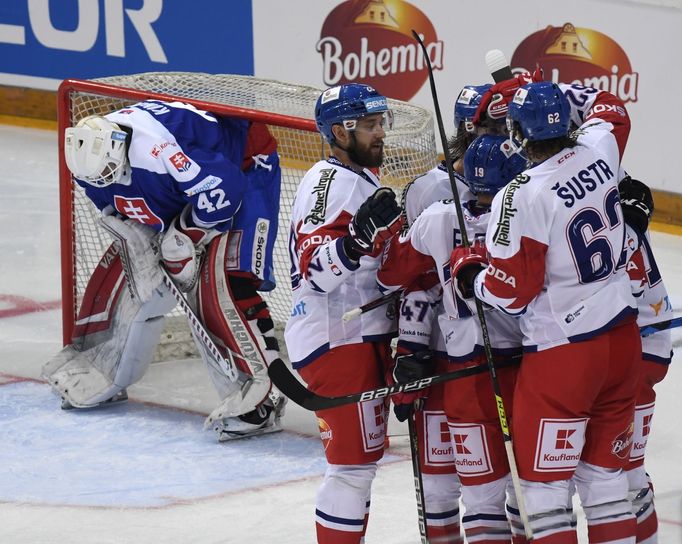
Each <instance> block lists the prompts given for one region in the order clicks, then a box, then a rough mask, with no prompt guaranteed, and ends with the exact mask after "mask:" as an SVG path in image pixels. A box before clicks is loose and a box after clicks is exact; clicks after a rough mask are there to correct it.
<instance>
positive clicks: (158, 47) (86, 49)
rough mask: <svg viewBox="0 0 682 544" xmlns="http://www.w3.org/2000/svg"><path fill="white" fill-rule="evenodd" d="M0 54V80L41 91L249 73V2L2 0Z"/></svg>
mask: <svg viewBox="0 0 682 544" xmlns="http://www.w3.org/2000/svg"><path fill="white" fill-rule="evenodd" d="M0 59H1V60H0V84H13V85H17V84H21V82H22V81H24V84H25V86H30V87H36V86H38V87H42V88H56V86H57V84H58V82H59V81H61V80H62V79H65V78H69V77H70V78H80V79H90V78H96V77H103V76H111V75H118V74H132V73H138V72H156V71H187V72H209V73H233V74H247V75H252V74H253V21H252V9H251V0H234V1H230V2H216V1H210V0H194V1H192V2H179V1H170V0H3V1H2V3H1V5H0ZM50 80H53V84H52V85H50V84H49V81H50ZM36 82H38V84H37V85H36V84H35V83H36Z"/></svg>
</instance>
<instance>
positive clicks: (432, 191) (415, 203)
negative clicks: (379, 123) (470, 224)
mask: <svg viewBox="0 0 682 544" xmlns="http://www.w3.org/2000/svg"><path fill="white" fill-rule="evenodd" d="M454 174H455V185H456V187H457V192H458V195H459V200H460V202H467V201H469V200H474V199H475V198H476V197H475V196H474V194H473V193H472V192H471V191H470V190H469V186H468V185H467V183H466V181H465V180H464V177H463V176H461V175H460V174H458V173H457V172H455V173H454ZM451 198H453V194H452V186H451V185H450V176H449V175H448V169H447V166H445V161H442V162H441V163H440V164H439V165H438V166H436V167H434V168H432V169H431V170H429V171H428V172H426V174H423V175H421V176H419V177H418V178H415V179H414V180H413V181H411V182H410V183H408V184H407V185H405V189H403V194H402V198H401V200H402V202H401V204H402V206H403V214H404V217H405V226H404V231H405V232H407V229H408V228H409V227H410V226H411V225H412V223H414V220H415V219H416V218H417V217H419V215H420V214H421V213H422V212H423V211H424V210H425V209H426V208H428V207H429V206H430V205H431V204H433V203H434V202H437V201H439V200H448V199H451Z"/></svg>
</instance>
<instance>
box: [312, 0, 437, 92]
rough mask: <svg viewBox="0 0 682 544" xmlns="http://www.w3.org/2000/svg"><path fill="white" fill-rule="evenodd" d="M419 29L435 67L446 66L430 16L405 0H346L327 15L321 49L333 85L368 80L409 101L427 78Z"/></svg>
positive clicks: (326, 78) (328, 81)
mask: <svg viewBox="0 0 682 544" xmlns="http://www.w3.org/2000/svg"><path fill="white" fill-rule="evenodd" d="M412 29H414V30H416V31H417V32H418V33H419V34H421V36H422V39H423V41H424V44H425V45H426V49H427V51H428V54H429V58H430V60H431V64H432V66H433V69H434V70H441V69H442V68H443V42H442V41H439V40H438V38H437V36H436V31H435V29H434V28H433V25H432V24H431V21H430V20H429V19H428V18H427V17H426V15H424V14H423V13H422V12H421V11H420V10H418V9H417V8H416V7H414V6H413V5H412V4H408V3H407V2H405V1H404V0H347V1H346V2H342V3H341V4H339V5H338V6H336V7H335V8H334V9H333V10H332V11H331V12H330V13H329V15H327V18H326V19H325V21H324V23H323V24H322V30H321V32H320V40H319V41H318V42H317V45H316V48H317V51H319V52H320V54H321V55H322V62H323V65H324V66H323V80H324V83H325V85H327V86H329V87H331V86H333V85H340V84H343V83H365V84H367V85H371V86H372V87H375V88H376V89H378V90H379V91H380V92H381V93H382V94H385V95H388V96H390V97H392V98H398V99H400V100H409V99H410V98H412V97H413V96H414V95H415V94H416V93H417V91H419V89H420V88H421V86H422V85H423V84H424V82H425V81H426V79H427V78H428V72H427V68H426V62H425V59H424V55H423V53H422V51H421V47H420V46H419V44H418V43H417V42H415V41H414V38H413V37H412Z"/></svg>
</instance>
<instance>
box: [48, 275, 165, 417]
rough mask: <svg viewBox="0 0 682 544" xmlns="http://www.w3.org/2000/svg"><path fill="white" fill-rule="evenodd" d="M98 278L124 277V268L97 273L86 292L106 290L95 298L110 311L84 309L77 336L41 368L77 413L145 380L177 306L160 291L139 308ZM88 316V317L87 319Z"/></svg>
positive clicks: (114, 283)
mask: <svg viewBox="0 0 682 544" xmlns="http://www.w3.org/2000/svg"><path fill="white" fill-rule="evenodd" d="M100 274H104V275H105V276H106V275H114V276H115V278H122V272H121V268H120V267H119V268H116V267H112V268H110V269H108V270H104V271H101V270H100V269H99V268H98V269H97V270H96V271H95V273H94V274H93V278H92V279H91V282H90V284H89V286H88V288H90V286H91V285H93V286H95V285H96V286H100V287H102V289H103V290H102V291H101V292H99V293H97V296H94V299H98V300H100V301H102V304H104V306H105V308H106V310H105V311H103V312H102V311H100V308H99V307H98V306H97V305H92V304H90V305H85V304H84V305H83V309H82V310H81V312H80V314H79V319H78V323H79V325H78V326H80V329H78V326H77V330H78V331H79V336H78V337H77V338H75V339H74V340H75V341H74V343H73V344H70V345H68V346H66V347H65V348H64V349H62V351H61V352H60V353H59V354H57V355H56V356H55V357H54V358H53V359H51V360H50V361H48V362H47V363H46V364H45V365H44V366H43V369H42V376H43V378H44V379H45V380H46V381H47V382H48V383H49V384H50V385H51V386H52V388H53V389H54V390H55V391H56V392H57V393H58V394H59V395H60V396H61V397H62V398H63V399H65V401H66V402H65V405H66V406H71V407H75V408H90V407H93V406H97V405H99V404H102V403H104V402H106V401H108V400H110V399H111V398H112V397H114V396H116V395H117V394H119V393H120V392H121V391H122V390H124V389H125V388H126V387H128V386H129V385H131V384H133V383H135V382H136V381H138V380H139V379H140V378H141V377H142V376H143V375H144V373H145V372H146V371H147V368H148V367H149V363H150V362H151V360H152V357H153V355H154V349H155V347H156V344H157V342H158V339H159V336H160V335H161V331H162V329H163V322H164V317H163V316H164V315H165V314H166V313H167V312H169V311H170V310H171V309H172V308H173V306H174V305H175V300H174V299H173V298H172V297H171V296H170V294H169V293H168V292H167V291H166V290H165V289H161V288H160V289H158V290H156V291H154V293H153V294H152V297H151V299H150V300H149V301H148V302H147V303H145V304H140V303H139V302H137V300H136V299H134V298H132V297H131V296H130V295H129V294H128V293H127V291H125V290H124V289H122V288H121V282H119V281H110V280H111V278H107V277H105V278H102V277H100ZM121 281H124V280H121ZM105 288H110V290H109V291H107V290H106V289H105ZM93 290H94V287H93V289H91V290H90V294H91V295H92V294H93V293H92V291H93ZM87 292H88V290H86V293H87ZM86 298H87V297H86ZM88 311H89V312H90V315H86V314H87V313H88Z"/></svg>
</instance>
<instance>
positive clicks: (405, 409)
mask: <svg viewBox="0 0 682 544" xmlns="http://www.w3.org/2000/svg"><path fill="white" fill-rule="evenodd" d="M435 369H436V362H435V361H434V360H433V353H432V352H430V351H427V350H424V351H418V352H416V353H409V354H406V355H398V356H397V357H396V359H395V364H394V365H393V368H392V370H391V371H390V373H389V375H388V376H387V382H389V385H392V384H394V383H410V382H414V381H417V380H421V379H424V378H429V377H431V376H433V373H434V371H435ZM427 391H428V388H426V389H420V390H419V391H415V392H414V393H396V394H395V395H392V396H391V400H392V401H393V413H394V414H395V417H396V419H397V420H398V421H406V420H407V418H409V417H410V415H411V414H412V412H413V411H414V409H415V404H419V403H421V401H422V400H423V399H424V398H426V395H427Z"/></svg>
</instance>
